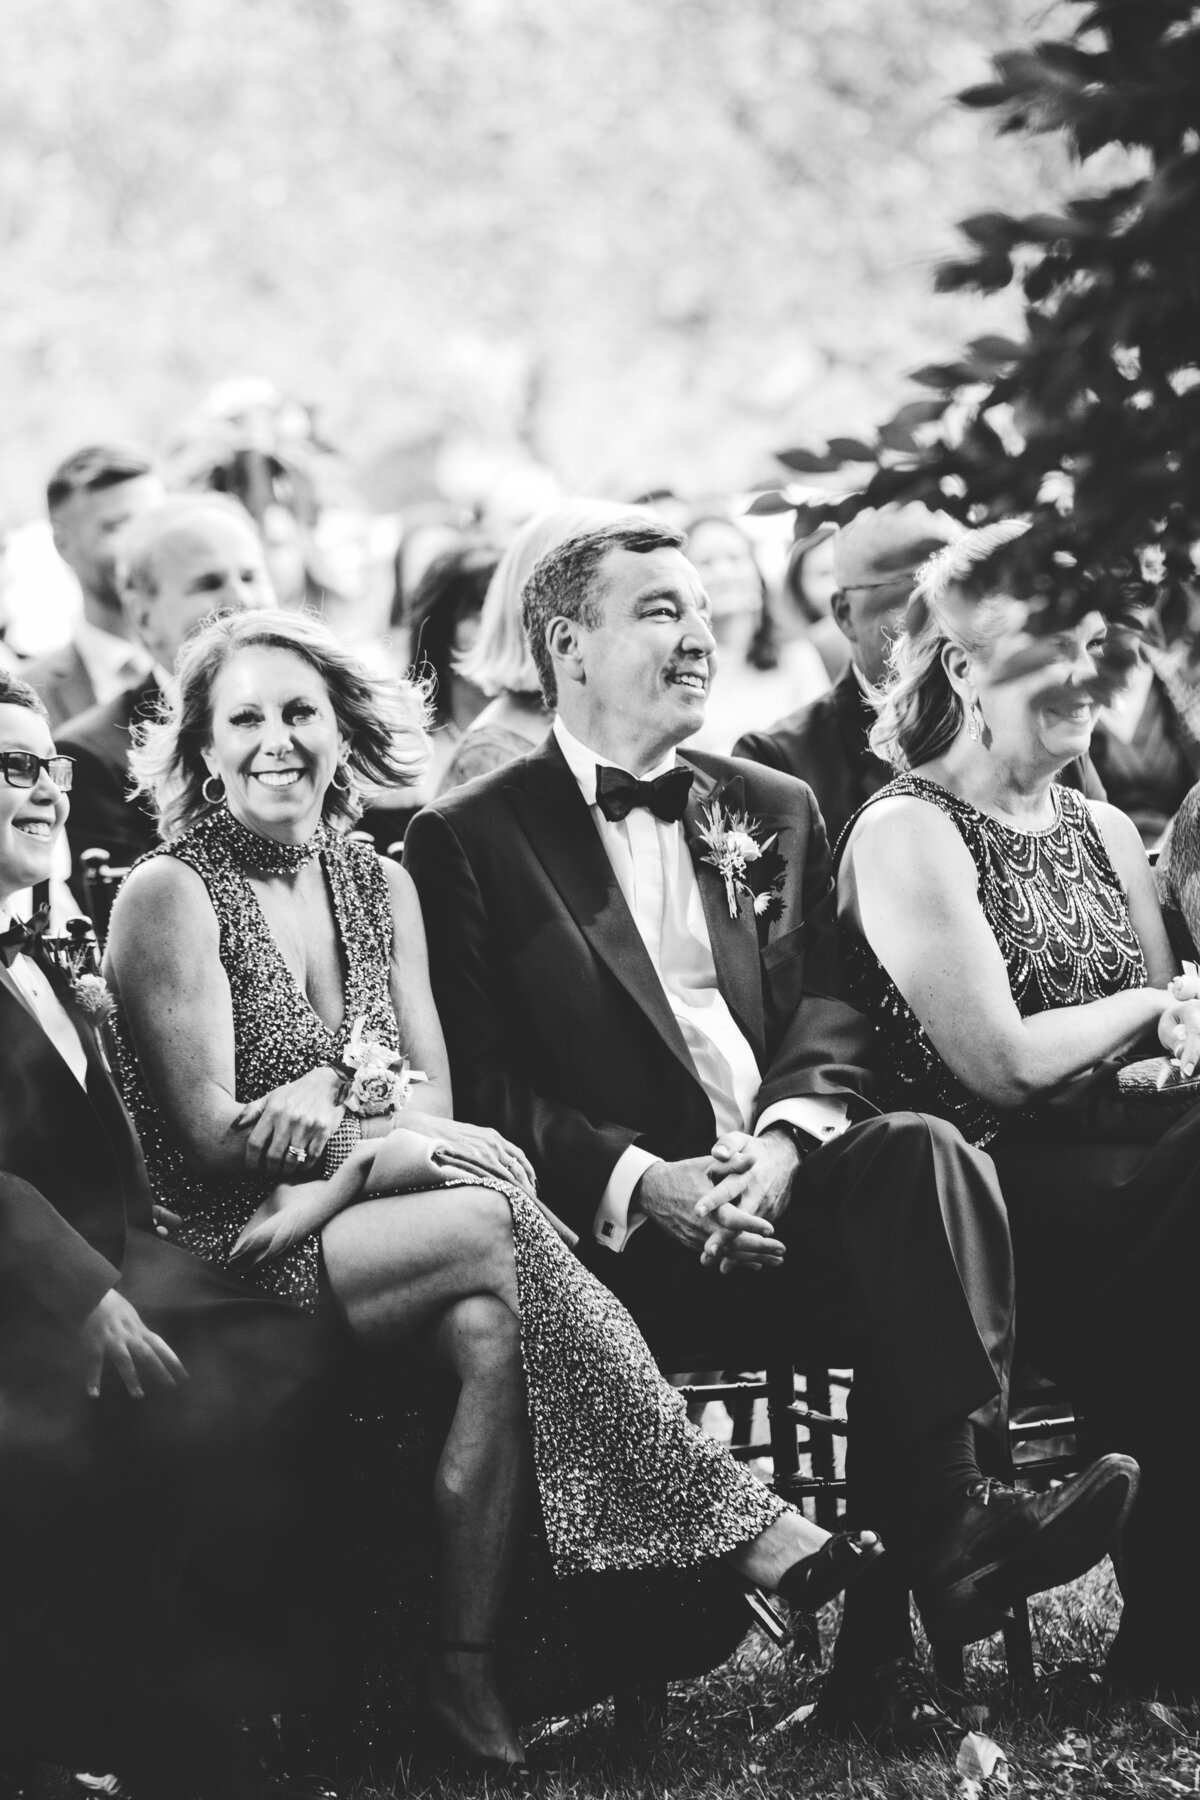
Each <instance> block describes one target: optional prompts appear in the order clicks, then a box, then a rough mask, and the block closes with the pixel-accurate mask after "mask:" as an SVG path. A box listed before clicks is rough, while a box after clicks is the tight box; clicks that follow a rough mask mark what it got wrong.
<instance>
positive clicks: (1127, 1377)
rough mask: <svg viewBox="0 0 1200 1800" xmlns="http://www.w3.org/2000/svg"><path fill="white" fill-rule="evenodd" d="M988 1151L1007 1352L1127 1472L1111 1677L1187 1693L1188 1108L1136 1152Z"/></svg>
mask: <svg viewBox="0 0 1200 1800" xmlns="http://www.w3.org/2000/svg"><path fill="white" fill-rule="evenodd" d="M993 1151H994V1155H995V1161H996V1167H997V1170H998V1172H999V1175H1000V1182H1001V1187H1002V1189H1003V1191H1004V1194H1005V1197H1006V1199H1007V1202H1008V1209H1009V1214H1010V1217H1011V1221H1012V1233H1013V1246H1014V1251H1015V1254H1016V1263H1017V1280H1018V1285H1019V1292H1020V1310H1019V1316H1018V1348H1019V1353H1020V1355H1021V1357H1022V1360H1027V1361H1029V1362H1031V1363H1032V1364H1033V1365H1034V1366H1035V1367H1038V1368H1040V1369H1041V1370H1043V1371H1044V1372H1045V1373H1046V1374H1048V1375H1051V1376H1053V1377H1054V1378H1055V1379H1056V1380H1059V1381H1061V1382H1063V1383H1064V1384H1065V1385H1066V1386H1067V1388H1068V1389H1069V1391H1070V1392H1071V1394H1072V1397H1073V1398H1074V1400H1075V1403H1076V1405H1077V1406H1079V1407H1080V1408H1081V1409H1082V1411H1083V1413H1084V1415H1085V1419H1086V1444H1087V1448H1088V1450H1089V1452H1091V1453H1096V1452H1098V1451H1101V1450H1120V1451H1125V1452H1126V1453H1127V1454H1129V1455H1131V1456H1135V1457H1136V1458H1137V1460H1138V1462H1139V1463H1140V1464H1141V1468H1142V1485H1141V1489H1140V1491H1139V1495H1138V1501H1137V1505H1136V1506H1135V1508H1134V1512H1133V1515H1132V1517H1131V1519H1130V1522H1129V1524H1128V1526H1127V1527H1126V1530H1125V1533H1124V1538H1123V1543H1122V1554H1121V1565H1120V1572H1121V1585H1122V1589H1123V1592H1124V1596H1125V1606H1124V1611H1123V1615H1122V1621H1121V1632H1120V1637H1119V1639H1118V1643H1117V1661H1118V1663H1123V1664H1124V1665H1125V1667H1124V1668H1123V1669H1122V1671H1121V1672H1122V1673H1128V1674H1130V1675H1133V1676H1134V1677H1136V1678H1137V1679H1138V1680H1139V1681H1141V1682H1142V1683H1143V1684H1145V1685H1149V1684H1150V1683H1153V1682H1156V1681H1157V1682H1161V1684H1162V1685H1163V1686H1164V1687H1167V1686H1176V1687H1181V1688H1186V1689H1188V1690H1189V1691H1200V1647H1198V1644H1197V1636H1196V1620H1197V1618H1198V1617H1200V1555H1198V1554H1197V1551H1196V1546H1195V1485H1194V1478H1193V1474H1192V1470H1193V1468H1194V1464H1193V1462H1192V1457H1193V1455H1194V1453H1195V1452H1194V1447H1193V1444H1192V1430H1193V1414H1194V1410H1195V1395H1196V1392H1197V1386H1198V1378H1200V1336H1198V1335H1197V1332H1196V1327H1195V1308H1196V1291H1197V1284H1198V1282H1200V1110H1196V1111H1193V1112H1192V1113H1191V1114H1190V1115H1189V1116H1187V1117H1185V1118H1184V1119H1182V1120H1181V1121H1180V1122H1179V1123H1178V1124H1176V1125H1175V1126H1173V1127H1172V1128H1171V1129H1170V1130H1169V1131H1168V1132H1166V1134H1165V1135H1164V1136H1163V1137H1162V1138H1161V1139H1160V1141H1159V1142H1158V1143H1157V1144H1154V1145H1150V1146H1147V1145H1143V1144H1135V1143H1131V1142H1128V1141H1125V1142H1110V1143H1098V1142H1096V1141H1095V1139H1094V1138H1093V1137H1088V1138H1086V1139H1085V1138H1083V1137H1082V1136H1081V1137H1080V1138H1077V1139H1072V1138H1070V1137H1069V1136H1066V1135H1063V1136H1061V1137H1059V1138H1058V1139H1057V1140H1051V1139H1047V1140H1045V1141H1041V1142H1030V1141H1021V1140H1019V1139H1015V1138H1014V1139H1012V1140H1008V1139H1005V1138H1004V1137H1003V1136H1002V1138H1001V1140H1000V1141H999V1142H998V1143H997V1144H996V1145H995V1146H993Z"/></svg>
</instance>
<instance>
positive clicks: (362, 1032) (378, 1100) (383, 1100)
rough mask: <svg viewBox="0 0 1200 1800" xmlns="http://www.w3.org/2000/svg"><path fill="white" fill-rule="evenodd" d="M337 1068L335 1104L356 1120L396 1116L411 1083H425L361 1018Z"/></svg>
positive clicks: (405, 1101) (405, 1098) (399, 1053)
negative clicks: (338, 1089)
mask: <svg viewBox="0 0 1200 1800" xmlns="http://www.w3.org/2000/svg"><path fill="white" fill-rule="evenodd" d="M337 1067H338V1068H339V1069H340V1071H341V1074H342V1075H343V1077H344V1082H343V1086H342V1091H341V1093H340V1095H339V1096H338V1098H339V1101H340V1103H341V1105H343V1106H344V1107H345V1108H346V1110H347V1112H352V1113H356V1114H357V1115H358V1117H359V1118H360V1119H382V1118H386V1117H388V1116H389V1115H390V1114H391V1113H394V1112H398V1111H399V1109H400V1108H401V1107H403V1106H407V1105H408V1099H409V1091H410V1089H411V1088H412V1086H413V1083H414V1082H417V1081H428V1079H429V1077H428V1075H425V1074H423V1073H422V1072H421V1070H420V1069H414V1068H413V1067H412V1065H411V1064H410V1062H409V1060H408V1058H407V1056H405V1055H403V1054H402V1053H401V1052H400V1051H398V1050H393V1049H392V1048H391V1046H390V1045H388V1044H385V1043H384V1042H383V1040H382V1038H381V1037H380V1036H379V1034H378V1033H377V1032H374V1031H368V1029H367V1022H366V1019H365V1018H363V1017H361V1016H360V1017H359V1018H357V1019H355V1021H354V1029H353V1030H352V1031H351V1033H350V1041H349V1043H348V1044H347V1045H346V1048H345V1051H344V1053H343V1055H342V1060H341V1062H340V1063H339V1064H338V1065H337Z"/></svg>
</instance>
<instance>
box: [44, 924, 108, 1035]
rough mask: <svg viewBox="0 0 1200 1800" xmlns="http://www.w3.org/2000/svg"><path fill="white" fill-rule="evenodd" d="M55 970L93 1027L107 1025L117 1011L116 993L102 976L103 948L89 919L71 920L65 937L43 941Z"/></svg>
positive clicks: (73, 1001) (47, 938) (75, 1003)
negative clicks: (98, 942)
mask: <svg viewBox="0 0 1200 1800" xmlns="http://www.w3.org/2000/svg"><path fill="white" fill-rule="evenodd" d="M42 943H43V945H44V947H45V952H46V956H47V957H48V959H49V961H50V964H51V966H52V967H53V968H54V969H56V970H57V972H58V974H59V975H60V976H61V977H62V979H63V981H64V982H65V983H66V986H67V991H68V994H69V996H70V999H71V1001H72V1003H73V1004H74V1005H75V1006H76V1007H77V1008H78V1009H79V1011H80V1012H81V1013H82V1014H83V1016H84V1018H85V1019H86V1020H87V1022H88V1024H89V1025H94V1026H96V1027H97V1029H99V1027H100V1026H102V1025H107V1024H108V1021H109V1020H110V1019H111V1018H112V1015H113V1013H114V1012H115V1010H116V1001H115V1000H114V999H113V995H112V989H111V988H110V987H109V985H108V983H107V981H105V979H104V977H103V975H101V973H100V946H99V945H98V944H97V942H96V934H95V932H94V931H93V930H92V927H91V924H90V922H89V921H88V920H87V919H68V920H67V929H66V934H65V936H63V937H46V938H43V939H42Z"/></svg>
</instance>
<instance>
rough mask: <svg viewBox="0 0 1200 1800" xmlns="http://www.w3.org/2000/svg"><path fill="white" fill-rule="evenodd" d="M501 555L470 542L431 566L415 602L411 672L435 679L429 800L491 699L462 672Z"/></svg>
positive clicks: (413, 607)
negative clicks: (460, 661)
mask: <svg viewBox="0 0 1200 1800" xmlns="http://www.w3.org/2000/svg"><path fill="white" fill-rule="evenodd" d="M499 561H500V552H499V551H498V550H496V549H494V548H493V547H492V545H490V544H486V543H482V542H480V541H479V540H474V541H467V542H464V543H463V544H461V546H460V547H459V548H458V549H456V550H448V551H446V552H445V553H444V554H443V555H441V556H438V557H435V558H434V560H433V562H432V563H430V565H429V567H428V568H427V569H426V571H425V573H424V575H423V576H422V577H421V580H420V582H419V583H418V584H417V588H416V591H415V593H414V594H413V597H412V610H411V613H410V641H409V659H410V661H411V663H412V666H413V669H414V670H415V671H416V672H417V673H418V674H420V675H423V676H426V677H428V678H431V679H432V681H433V682H434V684H435V685H434V691H433V745H434V751H433V767H432V771H431V774H430V778H429V783H430V785H429V788H428V792H427V793H426V795H425V798H428V797H429V794H431V793H436V792H437V787H438V784H439V782H440V780H441V776H442V772H443V771H444V770H445V768H446V767H447V765H448V764H449V762H450V759H451V757H452V756H453V755H454V752H455V750H456V748H457V746H458V744H459V742H460V740H461V738H462V735H463V733H464V732H465V731H466V729H467V727H468V726H469V725H470V724H471V722H472V720H473V719H474V718H475V717H476V716H477V715H478V714H479V713H480V712H481V711H482V710H483V707H484V705H485V703H486V698H487V696H486V695H485V694H483V693H482V692H481V691H480V689H479V688H477V687H476V686H475V684H474V682H472V681H468V680H467V679H466V678H465V677H464V676H463V675H461V674H460V673H459V672H458V667H457V664H458V660H459V659H460V658H462V657H465V656H466V655H467V653H468V651H469V650H470V649H471V647H472V645H473V644H474V642H475V639H476V637H477V635H478V632H479V618H480V613H481V612H482V610H483V600H484V595H485V594H486V593H487V591H488V585H489V583H490V582H491V579H492V576H493V575H494V574H495V572H496V566H497V564H498V563H499Z"/></svg>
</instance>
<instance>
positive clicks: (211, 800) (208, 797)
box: [200, 775, 225, 806]
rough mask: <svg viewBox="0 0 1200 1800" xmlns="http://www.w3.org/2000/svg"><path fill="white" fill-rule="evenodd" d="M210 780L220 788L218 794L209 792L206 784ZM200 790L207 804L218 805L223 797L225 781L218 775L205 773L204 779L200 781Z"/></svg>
mask: <svg viewBox="0 0 1200 1800" xmlns="http://www.w3.org/2000/svg"><path fill="white" fill-rule="evenodd" d="M210 781H215V782H216V784H217V786H218V787H219V788H220V790H221V791H220V793H219V794H210V793H209V791H208V784H209V782H210ZM200 792H201V793H202V794H203V795H204V798H205V801H206V802H207V803H208V805H209V806H220V804H221V802H222V800H223V799H224V798H225V783H224V782H223V781H222V780H221V777H220V776H219V775H206V776H205V777H204V780H203V781H202V782H201V783H200Z"/></svg>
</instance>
